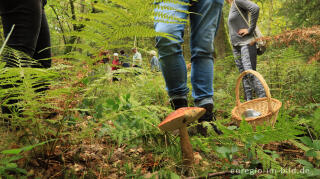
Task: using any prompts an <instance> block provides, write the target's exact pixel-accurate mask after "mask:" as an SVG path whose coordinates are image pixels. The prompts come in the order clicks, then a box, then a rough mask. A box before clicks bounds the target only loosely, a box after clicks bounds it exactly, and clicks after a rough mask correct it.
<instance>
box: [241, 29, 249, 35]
mask: <svg viewBox="0 0 320 179" xmlns="http://www.w3.org/2000/svg"><path fill="white" fill-rule="evenodd" d="M238 34H239V35H240V36H241V37H243V36H245V35H247V34H249V31H248V29H240V30H239V31H238Z"/></svg>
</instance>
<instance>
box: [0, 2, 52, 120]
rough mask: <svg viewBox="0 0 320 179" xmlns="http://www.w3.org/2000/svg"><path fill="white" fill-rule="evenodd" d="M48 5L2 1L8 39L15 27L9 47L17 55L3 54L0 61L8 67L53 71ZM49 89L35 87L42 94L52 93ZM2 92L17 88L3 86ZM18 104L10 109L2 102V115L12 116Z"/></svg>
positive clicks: (45, 84) (7, 52)
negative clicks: (46, 13) (46, 10)
mask: <svg viewBox="0 0 320 179" xmlns="http://www.w3.org/2000/svg"><path fill="white" fill-rule="evenodd" d="M46 3H47V1H46V0H27V1H21V0H1V1H0V16H1V20H2V25H3V32H4V36H5V37H7V36H8V35H9V32H10V30H11V28H12V26H13V25H15V27H14V29H13V31H12V33H11V36H10V38H9V40H8V42H7V44H6V45H7V46H8V47H9V48H12V49H14V50H16V52H15V53H13V52H12V50H5V51H3V53H2V54H1V57H0V60H1V62H4V63H5V67H9V68H16V67H32V68H50V67H51V49H50V48H49V47H50V46H51V45H50V33H49V27H48V23H47V19H46V15H45V11H44V6H45V4H46ZM1 80H3V79H1ZM17 83H20V82H19V81H18V82H17ZM48 85H49V84H48V83H47V82H42V83H40V84H38V85H34V86H33V87H34V88H36V89H35V91H36V92H41V91H45V90H47V89H49V88H48ZM1 88H4V89H10V88H13V85H2V86H1ZM2 100H4V99H2ZM17 102H18V101H17V100H16V99H10V100H9V101H8V102H7V104H8V106H11V107H8V106H6V105H4V102H3V101H2V104H1V108H2V113H6V114H11V113H12V111H13V110H15V109H14V108H15V107H12V106H15V105H12V104H15V103H17ZM9 104H11V105H9Z"/></svg>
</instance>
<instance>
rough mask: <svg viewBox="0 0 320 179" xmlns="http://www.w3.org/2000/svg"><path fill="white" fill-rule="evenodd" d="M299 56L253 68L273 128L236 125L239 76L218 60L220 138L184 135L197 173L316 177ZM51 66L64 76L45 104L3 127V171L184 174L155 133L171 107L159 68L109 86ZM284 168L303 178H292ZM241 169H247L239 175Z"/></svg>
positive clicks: (90, 68)
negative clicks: (264, 87) (273, 111)
mask: <svg viewBox="0 0 320 179" xmlns="http://www.w3.org/2000/svg"><path fill="white" fill-rule="evenodd" d="M304 58H305V57H304V56H303V55H302V54H300V53H299V52H298V51H297V50H295V49H294V48H281V49H274V50H270V51H268V52H267V53H266V54H265V55H263V56H261V57H260V59H259V64H258V67H257V68H258V71H260V72H261V74H262V75H263V76H264V77H265V79H266V81H267V83H268V84H269V87H270V89H271V94H272V96H273V98H276V99H279V100H281V101H282V102H283V107H282V108H281V110H280V113H279V117H278V120H277V123H276V125H275V127H274V128H271V127H267V126H261V127H258V128H257V129H256V130H253V129H252V127H251V126H250V125H249V124H247V123H245V122H244V123H241V125H240V127H237V126H236V125H235V124H234V123H233V122H232V121H231V118H230V111H231V110H232V108H233V107H234V105H235V93H234V88H235V82H236V78H237V77H238V75H239V74H238V72H237V70H236V68H235V65H234V64H233V63H234V62H233V58H232V57H226V58H225V59H221V60H216V61H215V78H214V88H215V95H214V100H215V114H216V116H217V121H216V122H215V123H216V125H218V127H219V128H220V129H221V130H222V131H223V132H224V134H223V135H222V136H217V135H216V134H215V133H214V131H213V130H212V129H211V128H210V129H209V132H210V136H209V137H203V136H199V135H196V136H192V137H191V143H192V145H193V148H194V151H195V170H194V173H193V175H194V176H207V175H208V174H209V175H210V174H212V173H216V172H229V175H231V176H233V177H241V178H243V177H261V178H271V177H274V176H286V177H287V178H290V177H293V176H294V177H295V178H298V177H300V178H304V177H308V176H309V177H312V176H317V175H319V170H318V169H317V167H319V160H320V158H319V151H320V148H319V134H320V133H319V131H320V130H319V127H318V126H319V125H318V123H319V121H318V120H315V119H319V115H320V110H319V101H318V100H319V99H320V98H319V96H320V91H319V89H320V84H319V82H318V79H319V74H318V73H317V72H318V71H319V66H318V65H312V64H306V63H305V59H304ZM55 62H56V63H59V64H60V65H58V66H57V67H56V70H59V69H60V70H61V72H60V73H57V74H59V75H57V74H56V76H55V81H56V80H58V81H60V82H59V83H57V82H52V89H51V90H50V91H49V92H48V95H47V97H43V98H44V99H41V98H36V99H34V100H32V103H31V102H30V104H29V106H28V105H27V106H26V105H23V106H25V108H28V109H31V110H33V113H28V114H25V116H23V117H20V116H16V118H14V119H13V120H12V121H14V123H11V124H10V125H9V126H8V125H7V126H5V125H2V127H1V130H2V137H1V138H2V140H1V144H2V145H1V151H2V159H1V168H0V169H1V170H0V172H2V173H1V174H2V175H3V174H5V175H7V176H28V177H35V176H37V177H40V178H43V177H45V178H46V177H53V178H54V177H63V178H70V177H73V178H78V177H84V178H88V177H89V178H99V177H100V178H118V177H133V178H151V177H156V176H158V177H160V178H168V177H171V178H175V177H178V176H180V175H181V173H179V172H180V171H181V153H180V146H179V137H177V136H175V135H172V134H169V133H163V132H161V131H160V130H159V129H158V127H157V125H158V124H159V123H160V121H161V120H163V119H164V118H165V116H166V115H167V114H169V113H170V112H171V111H172V109H170V104H169V100H168V97H167V94H166V91H165V85H164V81H163V79H162V76H161V73H160V72H151V71H150V70H149V69H148V67H145V69H131V68H128V69H127V68H124V69H120V70H119V71H118V74H117V75H118V78H119V79H120V81H116V82H112V77H113V74H112V73H106V71H105V68H106V66H105V65H104V64H97V65H89V64H84V63H78V62H77V63H76V62H74V63H71V62H70V61H64V60H56V61H55ZM75 64H77V65H75ZM65 69H73V70H65ZM84 69H85V70H84ZM137 70H138V71H137ZM25 81H27V82H26V83H28V80H25ZM27 87H28V86H24V89H26V88H27ZM30 93H31V94H32V92H30V91H24V93H23V95H22V96H24V97H22V101H21V103H23V102H26V101H29V99H30V95H31V94H30ZM34 95H36V96H39V95H37V94H34ZM57 96H58V97H57ZM25 99H28V100H25ZM190 99H191V96H190ZM44 104H45V105H44ZM40 106H41V108H43V107H46V109H47V110H48V111H50V112H52V111H54V112H55V113H57V114H56V115H55V117H53V118H48V119H46V117H45V115H44V114H42V113H43V110H42V111H41V112H40V111H39V110H38V111H37V110H36V109H38V108H39V107H40ZM191 106H192V104H191ZM27 111H29V110H25V112H27ZM26 116H28V117H26ZM22 119H23V120H22ZM4 122H5V121H4ZM205 125H207V126H210V125H208V124H205ZM297 139H299V140H297ZM289 168H291V169H296V170H297V171H300V170H301V171H302V170H307V171H308V172H304V173H300V172H296V173H294V172H293V171H288V169H289ZM245 169H247V170H248V171H250V172H243V171H245ZM272 170H274V171H273V172H271V171H272ZM282 170H283V171H282ZM285 170H286V171H285ZM231 171H234V173H233V174H230V172H231ZM239 171H242V172H240V174H239V173H237V172H239ZM276 171H277V172H276ZM281 171H282V173H281ZM284 172H286V173H284Z"/></svg>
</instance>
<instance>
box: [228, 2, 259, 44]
mask: <svg viewBox="0 0 320 179" xmlns="http://www.w3.org/2000/svg"><path fill="white" fill-rule="evenodd" d="M233 3H234V5H235V6H236V8H237V10H238V11H239V13H240V15H241V17H242V18H243V20H244V21H245V22H246V23H247V25H248V28H249V27H250V24H249V22H248V21H247V19H246V18H245V17H244V15H243V14H242V12H241V11H240V9H239V7H238V5H237V3H236V0H233ZM253 36H254V37H255V38H257V35H256V33H255V32H254V31H253Z"/></svg>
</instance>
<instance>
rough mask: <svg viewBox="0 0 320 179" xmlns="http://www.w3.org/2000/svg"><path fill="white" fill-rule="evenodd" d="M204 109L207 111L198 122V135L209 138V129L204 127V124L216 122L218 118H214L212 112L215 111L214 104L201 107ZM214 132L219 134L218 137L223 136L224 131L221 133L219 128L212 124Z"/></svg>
mask: <svg viewBox="0 0 320 179" xmlns="http://www.w3.org/2000/svg"><path fill="white" fill-rule="evenodd" d="M200 107H202V108H205V109H206V113H205V114H204V115H203V116H202V117H201V118H200V119H199V120H198V121H199V123H200V124H198V125H197V130H198V133H200V134H201V135H203V136H208V131H207V130H208V129H207V128H206V127H204V126H202V124H201V123H202V122H205V121H207V122H212V121H215V120H216V117H215V116H214V114H213V112H212V110H213V104H211V103H209V104H205V105H203V106H200ZM210 124H211V126H212V128H213V130H214V131H215V132H216V133H217V134H218V135H221V134H223V133H222V131H220V130H219V129H218V128H217V126H216V125H215V124H213V123H210Z"/></svg>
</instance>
